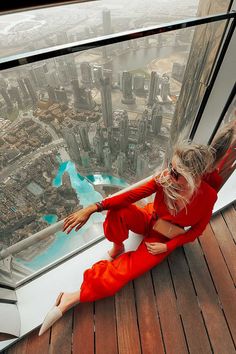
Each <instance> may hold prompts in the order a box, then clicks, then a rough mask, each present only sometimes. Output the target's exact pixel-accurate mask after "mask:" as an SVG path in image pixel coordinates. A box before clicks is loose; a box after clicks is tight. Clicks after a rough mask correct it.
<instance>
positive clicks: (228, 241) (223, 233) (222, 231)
mask: <svg viewBox="0 0 236 354" xmlns="http://www.w3.org/2000/svg"><path fill="white" fill-rule="evenodd" d="M211 227H212V230H213V232H214V234H215V237H216V239H217V241H218V244H219V246H220V249H221V251H222V253H223V256H224V259H225V262H226V264H227V266H228V269H229V272H230V274H231V276H232V278H233V281H234V284H236V261H235V260H236V246H235V243H234V241H233V239H232V237H231V233H230V231H229V229H228V228H227V225H226V223H225V221H224V219H223V217H222V215H221V214H218V215H216V216H214V217H213V218H212V219H211Z"/></svg>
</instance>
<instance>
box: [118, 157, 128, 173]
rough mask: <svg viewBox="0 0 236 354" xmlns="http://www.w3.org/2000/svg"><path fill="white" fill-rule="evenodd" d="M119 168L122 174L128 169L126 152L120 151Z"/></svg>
mask: <svg viewBox="0 0 236 354" xmlns="http://www.w3.org/2000/svg"><path fill="white" fill-rule="evenodd" d="M117 169H118V174H119V175H120V176H123V175H124V172H125V170H126V157H125V153H124V152H120V153H119V155H118V157H117Z"/></svg>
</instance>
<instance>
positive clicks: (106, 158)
mask: <svg viewBox="0 0 236 354" xmlns="http://www.w3.org/2000/svg"><path fill="white" fill-rule="evenodd" d="M103 153H104V165H105V168H106V169H107V170H108V171H110V170H111V169H112V158H111V150H110V149H109V147H108V146H107V147H105V148H104V149H103Z"/></svg>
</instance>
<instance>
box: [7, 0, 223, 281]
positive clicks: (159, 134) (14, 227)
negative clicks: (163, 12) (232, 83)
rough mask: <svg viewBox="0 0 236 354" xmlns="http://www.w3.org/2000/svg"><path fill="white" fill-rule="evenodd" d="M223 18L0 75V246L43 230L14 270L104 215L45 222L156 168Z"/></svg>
mask: <svg viewBox="0 0 236 354" xmlns="http://www.w3.org/2000/svg"><path fill="white" fill-rule="evenodd" d="M88 5H89V3H88ZM80 6H82V5H80ZM89 6H92V3H91V4H90V5H89ZM145 6H146V5H145ZM27 14H28V13H27ZM224 26H225V21H222V22H218V23H216V24H214V23H211V24H208V25H202V26H198V27H197V28H195V29H194V28H187V29H181V30H178V31H173V32H168V33H163V34H159V35H156V36H150V37H146V38H141V39H136V40H131V41H128V42H122V43H118V44H114V45H110V46H106V47H103V48H96V49H92V50H89V51H86V52H79V53H77V54H73V55H67V56H63V57H58V58H54V59H50V60H45V61H40V62H37V63H34V64H30V65H25V66H21V67H18V68H12V69H9V70H5V71H3V72H2V73H1V76H0V117H1V120H0V127H1V129H0V132H1V133H0V166H1V171H0V187H1V192H0V193H1V194H0V198H1V203H0V205H1V206H0V208H1V213H0V215H1V216H0V231H1V245H2V247H3V248H5V247H8V246H11V245H13V244H15V243H17V242H19V241H21V240H23V239H25V238H27V237H28V236H30V235H33V234H35V233H37V232H42V233H44V232H45V233H47V235H48V236H47V238H46V239H44V240H42V241H40V242H39V243H36V244H34V245H33V246H31V247H28V248H26V249H24V250H22V251H21V252H20V253H18V254H17V255H15V256H14V257H15V260H16V262H18V263H17V264H18V268H19V265H20V266H21V269H22V274H25V275H26V274H29V273H34V272H37V271H39V270H40V269H43V268H44V267H47V266H48V265H50V264H53V263H54V262H56V261H58V260H59V259H61V258H62V257H64V256H66V255H68V254H70V253H71V252H74V251H75V250H78V249H81V248H82V247H84V246H86V245H87V244H88V243H90V242H92V241H94V240H96V239H97V238H98V237H101V235H102V234H103V229H102V222H103V220H104V215H103V214H99V213H95V214H93V215H92V217H91V219H90V220H89V222H88V223H87V224H86V225H85V226H84V227H83V228H82V229H81V230H80V231H79V232H75V231H73V232H72V233H71V234H70V235H69V236H66V235H65V234H64V233H62V232H61V231H59V230H60V227H59V226H55V228H54V229H53V231H51V233H50V232H49V234H48V231H45V230H47V229H45V228H47V226H50V225H51V226H52V225H58V224H57V222H58V221H59V220H61V219H63V218H64V217H66V216H67V215H68V214H70V213H71V212H72V211H74V210H78V209H79V208H82V207H85V206H87V205H89V204H91V203H94V202H96V201H100V200H102V199H103V198H104V197H106V196H108V195H110V194H113V193H115V192H117V191H119V190H120V189H122V188H124V187H126V186H129V185H131V184H133V183H135V182H137V181H140V180H141V179H143V178H145V177H147V176H150V175H152V174H153V173H155V171H156V170H157V169H158V168H161V165H162V163H163V159H164V155H165V153H166V151H167V149H168V146H169V141H170V138H171V140H172V137H173V131H174V132H175V135H174V137H175V138H176V136H179V135H180V134H182V131H183V127H184V134H185V135H186V134H187V133H188V132H189V131H190V128H191V125H192V124H193V122H194V118H195V112H196V110H197V108H198V107H199V105H200V103H201V99H202V97H203V93H204V90H205V88H206V85H203V84H202V80H201V78H202V77H203V76H204V75H205V74H206V72H207V73H209V69H210V68H211V65H212V64H213V63H214V58H215V56H216V52H217V48H218V44H219V42H220V40H221V36H222V33H223V30H224ZM216 29H217V30H216ZM200 34H201V36H203V37H204V40H205V41H204V42H202V43H201V45H200V44H199V38H202V37H201V36H200ZM204 34H205V36H204ZM208 34H209V35H208ZM211 48H213V50H212V51H211V50H210V49H211ZM196 82H198V83H201V85H200V89H199V88H198V89H196V86H195V83H196ZM186 84H187V86H186ZM183 87H184V89H183ZM195 96H196V97H197V100H196V101H194V105H193V104H192V106H191V105H190V104H189V105H188V108H189V109H190V111H189V112H190V113H189V114H188V115H186V114H180V110H179V107H180V104H179V100H180V98H181V100H182V101H181V102H183V100H184V98H185V100H186V102H191V99H192V98H195ZM177 108H178V109H177ZM176 132H177V134H176ZM49 230H52V229H49Z"/></svg>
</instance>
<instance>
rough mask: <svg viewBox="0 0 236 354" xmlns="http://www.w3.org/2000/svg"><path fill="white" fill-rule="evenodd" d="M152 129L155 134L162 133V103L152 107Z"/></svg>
mask: <svg viewBox="0 0 236 354" xmlns="http://www.w3.org/2000/svg"><path fill="white" fill-rule="evenodd" d="M151 117H152V131H153V132H154V133H155V134H160V131H161V125H162V107H161V105H158V104H154V105H153V107H152V113H151Z"/></svg>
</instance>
